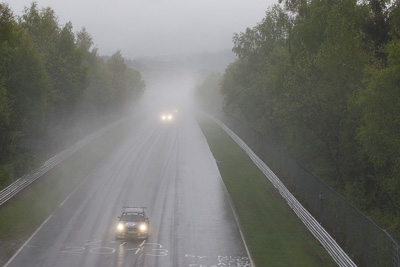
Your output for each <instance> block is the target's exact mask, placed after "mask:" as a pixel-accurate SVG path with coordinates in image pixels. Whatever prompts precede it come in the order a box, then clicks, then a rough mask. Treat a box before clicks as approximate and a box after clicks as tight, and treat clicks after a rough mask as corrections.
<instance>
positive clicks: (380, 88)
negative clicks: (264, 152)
mask: <svg viewBox="0 0 400 267" xmlns="http://www.w3.org/2000/svg"><path fill="white" fill-rule="evenodd" d="M399 10H400V9H399V4H398V1H396V2H394V3H392V4H391V5H389V4H388V3H387V2H386V1H379V0H371V1H365V2H359V1H355V0H344V1H339V0H337V1H336V0H334V1H325V0H312V1H290V0H288V1H283V7H280V6H273V7H272V8H269V9H268V11H267V12H266V16H265V18H264V19H263V20H262V21H261V22H260V23H259V24H257V25H256V26H255V27H254V28H252V29H250V28H247V29H246V31H245V32H244V33H240V34H235V35H234V37H233V41H234V47H233V51H234V52H235V53H236V54H237V56H238V59H237V60H236V61H235V62H234V63H232V64H231V65H229V66H228V68H227V69H226V71H225V74H224V75H223V79H222V81H221V92H222V93H223V94H224V96H225V102H224V109H225V110H226V111H227V112H229V113H232V114H235V115H237V116H240V117H242V118H245V119H246V120H247V121H248V122H250V123H251V124H252V125H253V126H254V127H256V128H257V129H260V128H261V130H262V131H263V132H265V133H266V134H267V135H269V136H270V137H272V138H274V139H275V140H276V141H277V142H278V143H280V144H281V145H282V146H284V147H286V148H287V149H288V150H289V152H290V153H292V154H293V155H294V156H295V157H296V158H298V159H299V160H301V161H302V162H303V164H304V165H306V166H307V167H308V168H310V169H311V170H313V171H314V172H315V173H317V174H318V175H319V176H320V177H322V178H324V179H325V180H326V181H327V182H328V183H329V184H330V185H332V186H334V187H335V188H336V189H337V190H338V191H341V192H344V193H345V194H347V195H348V198H349V199H350V200H351V201H352V202H353V203H356V204H357V205H358V206H359V207H361V208H363V210H364V211H365V212H366V213H368V214H370V215H371V216H374V218H375V219H376V220H378V221H380V222H381V223H382V225H383V226H384V227H385V228H388V229H390V230H391V231H392V232H393V233H395V234H396V236H397V237H398V238H400V228H399V225H400V223H399V222H400V214H399V209H398V208H396V207H399V206H400V194H399V192H400V187H399V184H400V182H399V178H398V177H400V172H399V170H400V154H399V151H400V147H399V146H400V137H399V133H400V123H399V118H400V114H399V112H400V110H399V107H400V105H399V103H400V96H399V92H400V88H399V84H400V80H399V79H400V76H399V73H400V67H399V66H400V56H399V54H400V49H399V42H398V36H399V29H398V27H399V26H398V25H399V24H398V21H400V12H399Z"/></svg>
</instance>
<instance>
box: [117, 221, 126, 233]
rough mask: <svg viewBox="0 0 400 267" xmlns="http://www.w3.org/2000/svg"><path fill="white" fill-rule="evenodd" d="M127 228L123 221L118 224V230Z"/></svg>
mask: <svg viewBox="0 0 400 267" xmlns="http://www.w3.org/2000/svg"><path fill="white" fill-rule="evenodd" d="M124 229H125V225H124V224H123V223H119V224H118V225H117V230H118V231H120V232H121V231H123V230H124Z"/></svg>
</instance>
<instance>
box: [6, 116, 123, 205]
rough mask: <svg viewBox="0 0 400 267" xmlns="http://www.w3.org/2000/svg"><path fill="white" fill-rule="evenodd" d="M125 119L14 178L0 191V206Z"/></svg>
mask: <svg viewBox="0 0 400 267" xmlns="http://www.w3.org/2000/svg"><path fill="white" fill-rule="evenodd" d="M125 120H127V118H123V119H120V120H118V121H115V122H113V123H111V124H110V125H108V126H106V127H104V128H103V129H100V130H98V131H96V132H94V133H92V134H90V135H88V136H86V137H85V138H83V139H82V140H80V141H79V142H76V143H75V144H74V145H73V146H71V147H70V148H68V149H66V150H64V151H62V152H60V153H59V154H57V155H55V156H54V157H52V158H51V159H49V160H47V161H46V162H45V163H43V165H42V166H41V167H40V168H39V169H37V170H35V171H33V172H32V173H30V174H27V175H24V176H22V177H21V178H19V179H18V180H16V181H15V182H14V183H12V184H11V185H9V186H8V187H6V188H5V189H3V190H2V191H1V192H0V206H1V205H3V204H4V203H6V202H7V201H8V200H10V199H11V198H12V197H13V196H15V195H16V194H17V193H18V192H20V191H21V190H22V189H24V188H25V187H27V186H28V185H30V184H31V183H33V182H34V181H36V180H37V179H38V178H40V177H41V176H42V175H44V174H45V173H46V172H48V171H49V170H51V169H52V168H54V167H55V166H57V165H58V164H59V163H61V162H62V161H63V160H65V159H67V158H68V157H69V156H71V155H72V154H74V153H75V152H77V151H78V150H80V149H81V148H83V147H84V146H85V145H87V144H89V143H90V142H92V141H94V140H95V139H97V138H98V137H99V136H101V135H102V134H104V133H105V132H107V131H108V130H110V129H112V128H114V127H115V126H117V125H119V124H121V123H122V122H124V121H125Z"/></svg>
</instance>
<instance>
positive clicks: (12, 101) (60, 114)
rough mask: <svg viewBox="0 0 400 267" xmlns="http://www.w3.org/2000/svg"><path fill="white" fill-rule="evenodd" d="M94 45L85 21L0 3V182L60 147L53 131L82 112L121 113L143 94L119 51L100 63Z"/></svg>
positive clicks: (60, 130)
mask: <svg viewBox="0 0 400 267" xmlns="http://www.w3.org/2000/svg"><path fill="white" fill-rule="evenodd" d="M92 45H93V41H92V38H91V37H90V35H89V33H87V32H86V30H85V29H82V31H81V32H78V33H77V34H76V35H75V34H74V32H73V26H72V23H71V22H68V23H66V24H65V25H64V26H62V27H61V26H60V25H59V23H58V18H57V16H56V14H55V12H54V11H53V10H52V9H51V8H41V9H39V8H38V6H37V4H36V3H35V2H34V3H32V4H31V6H30V7H28V8H25V11H24V14H23V15H22V16H21V17H19V18H17V17H16V16H14V14H13V13H12V11H11V10H10V9H9V7H8V5H7V4H0V57H1V61H0V149H1V150H0V188H2V187H4V186H6V185H7V184H9V183H10V182H11V181H12V180H13V179H15V178H17V177H19V176H21V175H23V174H24V173H26V172H27V171H29V170H30V169H32V168H34V167H36V166H37V159H38V158H40V157H47V156H48V155H49V154H50V155H51V154H52V153H54V151H59V150H60V149H62V148H63V147H62V145H63V142H62V141H61V140H60V139H62V136H60V135H59V134H58V133H64V132H66V129H69V128H73V127H74V124H77V122H79V119H80V118H83V117H84V118H88V117H91V118H98V117H105V116H106V114H107V113H112V112H115V110H116V109H117V110H118V113H120V112H121V110H122V109H123V107H124V106H125V104H126V103H127V102H129V101H131V100H134V99H137V98H139V97H140V96H141V95H142V94H143V90H144V87H145V85H144V82H143V80H142V79H141V75H140V73H139V72H138V71H136V70H133V69H129V68H127V66H126V65H125V63H124V59H123V57H122V54H121V53H120V51H118V52H117V53H115V54H114V55H113V56H112V57H111V58H110V60H109V62H106V63H105V62H104V61H103V59H102V58H101V57H100V56H99V55H98V54H97V50H96V49H93V50H90V49H91V46H92ZM99 111H101V112H99ZM83 115H84V116H83ZM81 123H82V124H83V122H81ZM54 129H58V130H54ZM64 135H65V136H66V135H68V133H65V134H64ZM52 136H53V137H52ZM81 137H82V136H81ZM75 141H76V140H75ZM44 144H45V145H44Z"/></svg>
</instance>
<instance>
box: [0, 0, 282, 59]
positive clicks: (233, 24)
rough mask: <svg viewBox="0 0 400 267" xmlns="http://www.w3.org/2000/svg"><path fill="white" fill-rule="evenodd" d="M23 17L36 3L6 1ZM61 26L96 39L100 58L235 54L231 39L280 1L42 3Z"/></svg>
mask: <svg viewBox="0 0 400 267" xmlns="http://www.w3.org/2000/svg"><path fill="white" fill-rule="evenodd" d="M5 2H6V3H8V4H9V6H10V8H11V9H12V10H13V12H14V13H15V14H16V15H22V13H23V9H24V7H25V6H30V3H31V2H32V1H31V0H5ZM36 2H37V4H38V6H39V7H51V8H52V9H53V10H54V11H55V13H56V15H57V16H58V18H59V23H60V25H64V24H65V23H66V22H68V21H71V22H72V24H73V26H74V31H76V32H77V31H80V30H81V29H82V27H85V28H86V30H87V31H88V32H89V33H90V34H91V36H92V38H93V40H94V43H95V46H96V47H97V48H98V49H99V53H100V54H101V55H110V54H112V53H114V52H116V51H117V50H121V52H122V54H123V55H124V57H126V58H130V59H135V58H139V57H160V56H162V57H170V56H176V55H189V54H196V53H202V52H215V51H221V50H226V49H231V48H232V46H233V44H232V35H233V33H235V32H237V33H238V32H243V31H245V29H246V28H247V27H253V26H255V25H256V24H257V23H258V22H260V21H261V19H262V18H263V17H264V16H265V11H266V10H267V8H268V7H270V6H271V5H273V4H276V3H277V1H276V0H275V1H274V0H267V1H265V0H247V1H244V0H115V1H109V0H83V1H82V0H69V1H64V0H38V1H36Z"/></svg>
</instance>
